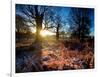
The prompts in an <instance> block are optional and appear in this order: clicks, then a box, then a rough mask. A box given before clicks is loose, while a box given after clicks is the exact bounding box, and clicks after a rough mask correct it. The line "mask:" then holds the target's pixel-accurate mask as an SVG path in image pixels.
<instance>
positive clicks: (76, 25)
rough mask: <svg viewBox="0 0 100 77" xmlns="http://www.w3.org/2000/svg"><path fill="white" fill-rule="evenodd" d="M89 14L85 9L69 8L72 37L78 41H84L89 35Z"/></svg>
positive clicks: (89, 10) (89, 11)
mask: <svg viewBox="0 0 100 77" xmlns="http://www.w3.org/2000/svg"><path fill="white" fill-rule="evenodd" d="M90 13H91V9H86V8H71V10H70V15H69V24H70V25H71V27H70V30H71V32H72V36H73V37H76V38H78V39H79V40H80V41H82V40H83V39H85V38H86V37H88V36H89V34H90V26H91V25H90V24H91V20H90V16H89V15H90Z"/></svg>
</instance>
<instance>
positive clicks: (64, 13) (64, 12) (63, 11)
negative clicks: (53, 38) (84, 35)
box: [16, 4, 94, 35]
mask: <svg viewBox="0 0 100 77" xmlns="http://www.w3.org/2000/svg"><path fill="white" fill-rule="evenodd" d="M21 6H22V4H16V14H19V15H21V16H24V17H25V15H24V14H23V13H22V12H21V8H20V7H21ZM23 6H28V5H24V4H23ZM32 6H35V5H32ZM48 7H50V6H48ZM52 8H54V12H55V13H56V14H58V15H60V16H61V18H62V21H64V22H65V24H64V26H63V28H62V29H63V30H66V29H69V27H70V25H69V24H68V21H67V19H68V17H69V13H70V9H71V8H72V7H58V6H53V7H52ZM73 8H75V7H73ZM77 8H78V7H77ZM88 10H91V11H90V12H91V13H90V15H89V18H90V20H91V25H90V34H91V35H94V9H93V8H88Z"/></svg>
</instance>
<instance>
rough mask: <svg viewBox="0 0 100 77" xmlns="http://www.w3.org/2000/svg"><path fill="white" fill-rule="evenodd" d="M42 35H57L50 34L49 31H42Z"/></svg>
mask: <svg viewBox="0 0 100 77" xmlns="http://www.w3.org/2000/svg"><path fill="white" fill-rule="evenodd" d="M40 35H41V36H47V35H55V33H53V32H50V31H48V30H41V32H40Z"/></svg>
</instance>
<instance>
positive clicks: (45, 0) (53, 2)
mask: <svg viewBox="0 0 100 77" xmlns="http://www.w3.org/2000/svg"><path fill="white" fill-rule="evenodd" d="M65 1H67V0H58V1H57V0H12V3H11V5H12V6H11V8H12V16H11V21H12V22H11V24H12V34H11V35H12V52H11V55H12V68H11V73H12V77H33V76H36V77H40V76H41V77H47V76H48V77H52V76H53V77H55V76H57V77H61V76H63V77H65V76H68V77H80V76H81V77H84V76H85V75H87V76H89V77H94V74H95V72H96V71H97V67H96V65H95V69H89V70H87V69H86V70H67V71H52V72H51V71H49V72H30V73H15V4H32V5H50V6H65V7H83V8H84V7H86V8H94V9H95V4H94V3H93V2H91V3H88V4H86V5H84V2H82V1H80V0H79V1H76V2H75V0H72V1H71V0H68V1H67V2H66V3H65ZM80 2H81V3H80ZM95 10H96V9H95ZM94 22H95V21H94ZM95 51H96V49H95ZM96 54H97V53H96V52H95V55H96ZM96 61H97V60H96V59H95V62H96ZM96 63H97V62H96ZM71 73H72V74H71ZM57 74H58V75H57ZM79 74H80V75H79Z"/></svg>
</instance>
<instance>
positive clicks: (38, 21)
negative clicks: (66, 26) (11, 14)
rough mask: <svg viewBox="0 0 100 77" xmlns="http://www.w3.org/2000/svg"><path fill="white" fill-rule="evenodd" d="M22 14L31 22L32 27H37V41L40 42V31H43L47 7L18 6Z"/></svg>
mask: <svg viewBox="0 0 100 77" xmlns="http://www.w3.org/2000/svg"><path fill="white" fill-rule="evenodd" d="M17 8H19V9H20V12H21V14H22V15H23V16H24V17H25V18H26V20H27V22H30V23H31V24H32V26H35V27H36V41H40V39H41V36H40V31H41V30H42V24H43V19H44V15H45V13H46V11H47V10H48V8H47V7H45V6H38V5H34V6H33V5H21V4H20V5H17Z"/></svg>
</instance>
